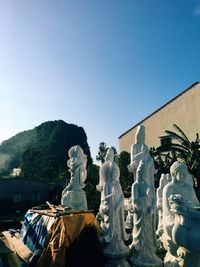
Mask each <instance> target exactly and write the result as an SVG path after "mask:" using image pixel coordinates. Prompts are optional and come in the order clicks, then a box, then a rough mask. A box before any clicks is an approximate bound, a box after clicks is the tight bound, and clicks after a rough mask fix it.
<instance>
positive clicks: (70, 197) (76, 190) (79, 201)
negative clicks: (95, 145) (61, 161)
mask: <svg viewBox="0 0 200 267" xmlns="http://www.w3.org/2000/svg"><path fill="white" fill-rule="evenodd" d="M68 155H69V160H68V161H67V165H68V167H69V168H70V169H69V171H70V174H71V179H70V182H69V184H68V185H67V186H66V188H65V189H64V190H63V192H62V199H61V204H62V205H64V206H65V207H69V208H72V209H77V210H87V201H86V196H85V192H84V191H83V190H82V188H84V187H85V183H84V182H85V180H86V177H87V170H86V165H87V156H86V155H85V154H84V153H83V150H82V148H81V147H80V146H79V145H77V146H73V147H71V148H70V149H69V152H68Z"/></svg>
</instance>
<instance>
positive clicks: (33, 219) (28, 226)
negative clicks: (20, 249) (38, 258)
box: [20, 210, 55, 252]
mask: <svg viewBox="0 0 200 267" xmlns="http://www.w3.org/2000/svg"><path fill="white" fill-rule="evenodd" d="M54 222H55V218H53V217H49V216H46V215H41V214H38V213H35V212H33V211H31V210H28V211H27V213H26V214H25V217H24V223H23V226H22V229H21V232H20V238H21V240H22V241H23V242H24V244H25V245H26V246H27V247H28V248H29V249H30V250H31V251H32V252H35V251H36V250H42V249H43V248H44V245H45V242H46V240H47V237H48V233H49V230H50V228H51V226H52V224H53V223H54Z"/></svg>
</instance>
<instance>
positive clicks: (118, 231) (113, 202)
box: [98, 148, 129, 267]
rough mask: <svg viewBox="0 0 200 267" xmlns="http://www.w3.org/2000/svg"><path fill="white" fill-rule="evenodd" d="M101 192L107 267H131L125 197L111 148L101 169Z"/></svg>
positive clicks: (100, 209)
mask: <svg viewBox="0 0 200 267" xmlns="http://www.w3.org/2000/svg"><path fill="white" fill-rule="evenodd" d="M99 175H100V183H99V187H98V188H99V190H102V191H101V205H100V208H99V212H100V214H102V215H103V224H102V228H103V233H104V234H103V237H102V239H103V240H104V242H105V247H104V249H103V252H104V254H105V256H106V257H107V258H108V259H109V261H108V263H107V265H106V266H122V267H123V266H124V267H125V266H129V264H128V263H127V262H126V261H125V257H126V256H127V255H128V252H129V249H128V248H127V247H126V246H125V244H124V241H125V240H126V239H127V235H126V232H125V226H124V195H123V192H122V188H121V185H120V182H119V176H120V171H119V167H118V165H117V164H116V162H115V161H114V151H113V149H112V148H109V149H108V151H107V154H106V158H105V163H104V164H103V165H102V167H101V168H100V173H99Z"/></svg>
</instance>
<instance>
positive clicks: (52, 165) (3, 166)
mask: <svg viewBox="0 0 200 267" xmlns="http://www.w3.org/2000/svg"><path fill="white" fill-rule="evenodd" d="M74 145H80V146H81V147H82V149H83V151H84V153H85V154H86V155H87V158H88V165H89V164H91V163H92V158H91V154H90V149H89V146H88V143H87V136H86V134H85V131H84V129H83V128H82V127H79V126H77V125H74V124H68V123H66V122H64V121H62V120H58V121H48V122H44V123H42V124H41V125H39V126H37V127H35V128H34V129H32V130H29V131H25V132H21V133H19V134H17V135H16V136H14V137H12V138H10V139H9V140H7V141H4V142H3V143H2V144H1V146H0V173H1V175H9V174H10V173H11V171H12V169H13V168H17V167H21V169H22V176H23V177H25V178H27V179H29V178H31V179H44V180H48V181H56V179H58V178H59V177H63V176H62V174H63V172H64V171H66V162H67V159H68V153H67V152H68V150H69V148H70V147H71V146H74Z"/></svg>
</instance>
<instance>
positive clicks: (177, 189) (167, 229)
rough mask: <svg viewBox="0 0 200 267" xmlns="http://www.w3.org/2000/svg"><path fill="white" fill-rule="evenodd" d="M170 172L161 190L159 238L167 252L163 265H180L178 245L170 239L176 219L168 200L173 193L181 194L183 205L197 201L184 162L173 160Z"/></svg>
mask: <svg viewBox="0 0 200 267" xmlns="http://www.w3.org/2000/svg"><path fill="white" fill-rule="evenodd" d="M170 174H171V177H172V181H171V182H170V183H168V184H167V185H166V186H165V187H164V190H163V231H164V232H163V235H162V236H161V240H162V242H163V246H164V248H165V249H166V250H167V254H166V256H165V266H169V267H171V266H172V267H178V266H182V265H181V263H180V262H179V258H180V255H179V254H178V249H179V246H177V244H176V243H175V242H174V241H173V239H172V229H173V227H174V224H175V223H176V220H175V212H174V210H173V209H172V207H171V202H170V201H171V200H172V196H173V195H181V197H182V198H183V199H184V203H185V205H187V207H188V208H193V207H196V206H199V201H198V199H197V197H196V194H195V191H194V188H193V180H192V176H191V174H190V173H189V172H188V169H187V166H186V165H185V164H184V163H182V162H180V161H176V162H174V163H173V164H172V166H171V168H170ZM199 226H200V225H199ZM182 242H184V240H182ZM183 266H185V265H183ZM190 267H191V266H190Z"/></svg>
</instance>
